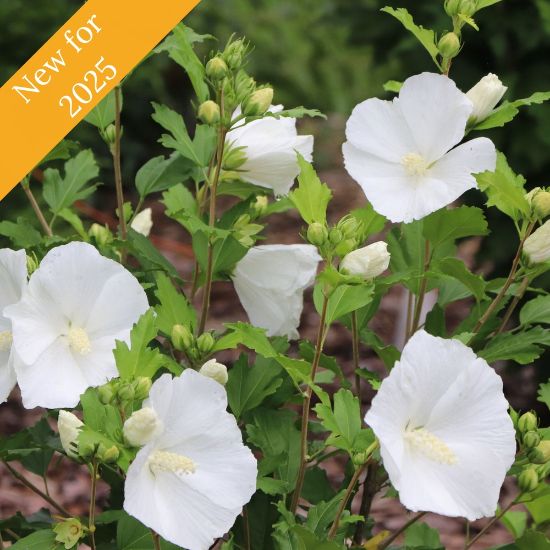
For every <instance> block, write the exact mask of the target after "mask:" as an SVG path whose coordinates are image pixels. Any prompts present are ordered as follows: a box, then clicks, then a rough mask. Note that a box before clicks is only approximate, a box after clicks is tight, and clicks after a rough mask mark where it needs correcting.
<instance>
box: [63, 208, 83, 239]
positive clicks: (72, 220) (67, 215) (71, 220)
mask: <svg viewBox="0 0 550 550" xmlns="http://www.w3.org/2000/svg"><path fill="white" fill-rule="evenodd" d="M58 216H59V217H60V218H62V219H64V220H65V221H66V222H67V223H68V224H69V225H70V226H71V227H72V228H73V229H74V230H75V231H76V232H77V234H78V236H79V237H80V238H81V239H82V240H83V241H87V240H88V238H89V237H88V233H87V232H86V230H85V229H84V224H83V223H82V220H81V219H80V218H79V217H78V214H75V213H74V212H73V211H72V210H69V209H68V208H64V209H63V210H61V211H60V212H59V214H58Z"/></svg>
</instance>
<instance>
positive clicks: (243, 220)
mask: <svg viewBox="0 0 550 550" xmlns="http://www.w3.org/2000/svg"><path fill="white" fill-rule="evenodd" d="M250 221H251V218H250V214H241V215H240V216H239V217H238V218H237V219H236V220H235V223H234V224H233V227H234V228H235V229H239V228H242V227H246V226H247V225H248V224H249V223H250Z"/></svg>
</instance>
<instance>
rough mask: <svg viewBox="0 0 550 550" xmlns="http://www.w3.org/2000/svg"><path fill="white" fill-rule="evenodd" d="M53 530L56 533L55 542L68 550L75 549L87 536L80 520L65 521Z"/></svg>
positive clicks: (56, 525) (70, 519)
mask: <svg viewBox="0 0 550 550" xmlns="http://www.w3.org/2000/svg"><path fill="white" fill-rule="evenodd" d="M52 529H53V532H54V533H55V540H56V541H57V542H60V543H61V544H63V545H64V546H65V548H66V549H67V550H68V549H69V548H74V547H75V546H76V544H77V543H78V541H79V540H80V539H82V538H84V535H85V532H84V527H83V526H82V523H80V520H79V519H78V518H67V519H63V520H61V521H60V522H59V523H56V524H55V525H54V526H53V528H52ZM56 546H57V545H56Z"/></svg>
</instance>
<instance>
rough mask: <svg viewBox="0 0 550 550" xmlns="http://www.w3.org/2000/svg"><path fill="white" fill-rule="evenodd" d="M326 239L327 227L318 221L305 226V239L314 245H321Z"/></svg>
mask: <svg viewBox="0 0 550 550" xmlns="http://www.w3.org/2000/svg"><path fill="white" fill-rule="evenodd" d="M327 239H328V229H327V228H326V226H325V225H324V224H322V223H319V222H313V223H312V224H311V225H310V226H309V227H308V228H307V240H308V241H309V242H310V243H311V244H313V245H315V246H323V245H324V244H325V243H326V242H327Z"/></svg>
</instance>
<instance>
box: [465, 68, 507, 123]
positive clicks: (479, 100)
mask: <svg viewBox="0 0 550 550" xmlns="http://www.w3.org/2000/svg"><path fill="white" fill-rule="evenodd" d="M506 90H508V88H507V87H506V86H504V85H503V84H502V82H501V81H500V78H499V77H498V76H497V75H495V74H492V73H490V74H488V75H486V76H484V77H483V78H482V79H481V80H480V81H479V82H478V83H477V84H476V85H475V86H474V87H473V88H472V89H471V90H469V91H468V92H467V93H466V96H467V97H468V99H469V100H470V101H471V102H472V103H473V105H474V108H473V111H472V114H471V115H470V123H472V122H481V121H482V120H485V119H486V118H487V117H488V116H489V115H490V114H491V113H492V111H493V109H494V108H495V107H496V106H497V105H498V103H499V101H500V100H501V99H502V97H503V96H504V94H505V93H506Z"/></svg>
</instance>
